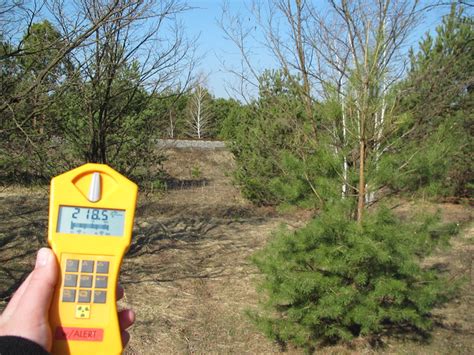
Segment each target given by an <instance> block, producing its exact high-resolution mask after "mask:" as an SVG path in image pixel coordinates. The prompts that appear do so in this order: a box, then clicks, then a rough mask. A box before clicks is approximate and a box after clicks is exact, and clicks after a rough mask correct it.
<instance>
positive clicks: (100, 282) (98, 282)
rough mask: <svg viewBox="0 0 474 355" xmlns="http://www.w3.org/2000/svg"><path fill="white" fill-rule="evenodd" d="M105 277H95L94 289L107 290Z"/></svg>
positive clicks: (106, 278)
mask: <svg viewBox="0 0 474 355" xmlns="http://www.w3.org/2000/svg"><path fill="white" fill-rule="evenodd" d="M107 281H108V277H107V276H96V277H95V287H96V288H107Z"/></svg>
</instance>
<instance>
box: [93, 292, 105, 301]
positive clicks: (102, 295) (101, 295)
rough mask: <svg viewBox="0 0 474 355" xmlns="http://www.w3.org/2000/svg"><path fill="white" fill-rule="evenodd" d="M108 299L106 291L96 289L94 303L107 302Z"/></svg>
mask: <svg viewBox="0 0 474 355" xmlns="http://www.w3.org/2000/svg"><path fill="white" fill-rule="evenodd" d="M106 300H107V292H106V291H94V303H105V301H106Z"/></svg>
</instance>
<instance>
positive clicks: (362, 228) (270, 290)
mask: <svg viewBox="0 0 474 355" xmlns="http://www.w3.org/2000/svg"><path fill="white" fill-rule="evenodd" d="M349 211H350V209H349V208H347V206H345V205H344V204H342V203H338V204H337V205H333V206H331V207H329V208H327V209H326V210H325V211H323V212H322V213H321V214H320V215H319V216H318V217H317V218H315V219H314V220H313V221H312V222H310V223H309V224H308V225H307V226H306V227H304V228H302V229H300V230H298V231H296V232H293V233H291V232H288V231H284V230H283V231H280V232H279V233H278V234H276V236H275V237H274V238H273V240H272V241H271V242H270V243H269V244H268V245H267V247H266V248H265V249H263V250H262V251H260V252H258V253H257V254H256V255H255V256H254V258H253V261H254V263H255V264H256V265H257V267H258V268H259V270H260V271H261V272H262V273H263V280H262V281H261V283H260V288H259V289H260V292H261V295H262V296H263V297H262V304H261V305H262V308H261V309H260V310H258V311H252V312H249V315H250V316H251V318H252V319H253V320H254V322H255V323H256V325H257V326H258V327H259V328H260V329H261V330H262V331H263V332H264V333H265V334H266V335H267V336H268V337H270V338H272V339H274V340H277V341H279V342H283V343H287V342H289V343H292V344H294V345H297V346H302V347H306V348H307V349H311V348H314V347H316V346H317V345H318V344H324V343H326V342H337V341H340V340H350V339H351V338H353V337H355V336H359V335H376V334H380V333H382V332H384V331H386V330H387V329H390V328H393V327H397V328H399V329H403V328H405V329H407V328H409V329H411V330H413V329H416V330H418V331H420V332H421V333H424V332H426V331H428V330H429V328H430V326H431V321H430V318H429V315H430V310H431V309H432V308H433V306H435V305H436V304H437V303H439V302H442V301H443V300H445V299H446V296H447V295H448V291H449V290H448V289H447V288H446V284H445V283H442V281H443V280H442V277H441V276H440V275H438V274H436V272H435V271H434V270H425V269H423V268H421V267H420V265H419V256H421V255H423V254H426V250H431V249H432V247H433V245H434V244H435V243H437V241H438V240H439V233H440V231H442V229H439V228H433V223H432V222H433V221H431V222H430V223H412V224H408V223H405V224H402V223H401V222H400V221H399V220H398V219H397V218H396V217H394V215H393V214H392V213H391V212H390V211H389V210H388V209H380V210H379V211H378V212H376V213H373V214H371V215H367V218H366V220H365V222H364V223H363V224H362V225H358V224H357V223H356V222H355V221H352V220H351V219H350V218H349V215H348V214H349ZM433 230H435V231H436V235H434V234H433V235H432V233H431V231H433Z"/></svg>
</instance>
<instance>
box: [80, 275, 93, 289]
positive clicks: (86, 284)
mask: <svg viewBox="0 0 474 355" xmlns="http://www.w3.org/2000/svg"><path fill="white" fill-rule="evenodd" d="M79 287H83V288H91V287H92V275H81V279H80V281H79Z"/></svg>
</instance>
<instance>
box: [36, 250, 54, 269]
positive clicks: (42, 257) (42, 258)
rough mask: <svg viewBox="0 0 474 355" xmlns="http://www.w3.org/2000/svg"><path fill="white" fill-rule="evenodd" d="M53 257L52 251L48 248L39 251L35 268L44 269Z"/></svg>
mask: <svg viewBox="0 0 474 355" xmlns="http://www.w3.org/2000/svg"><path fill="white" fill-rule="evenodd" d="M50 256H51V251H50V250H49V249H48V248H41V249H40V250H39V251H38V255H37V256H36V266H35V267H43V266H46V264H47V263H48V261H49V257H50Z"/></svg>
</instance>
